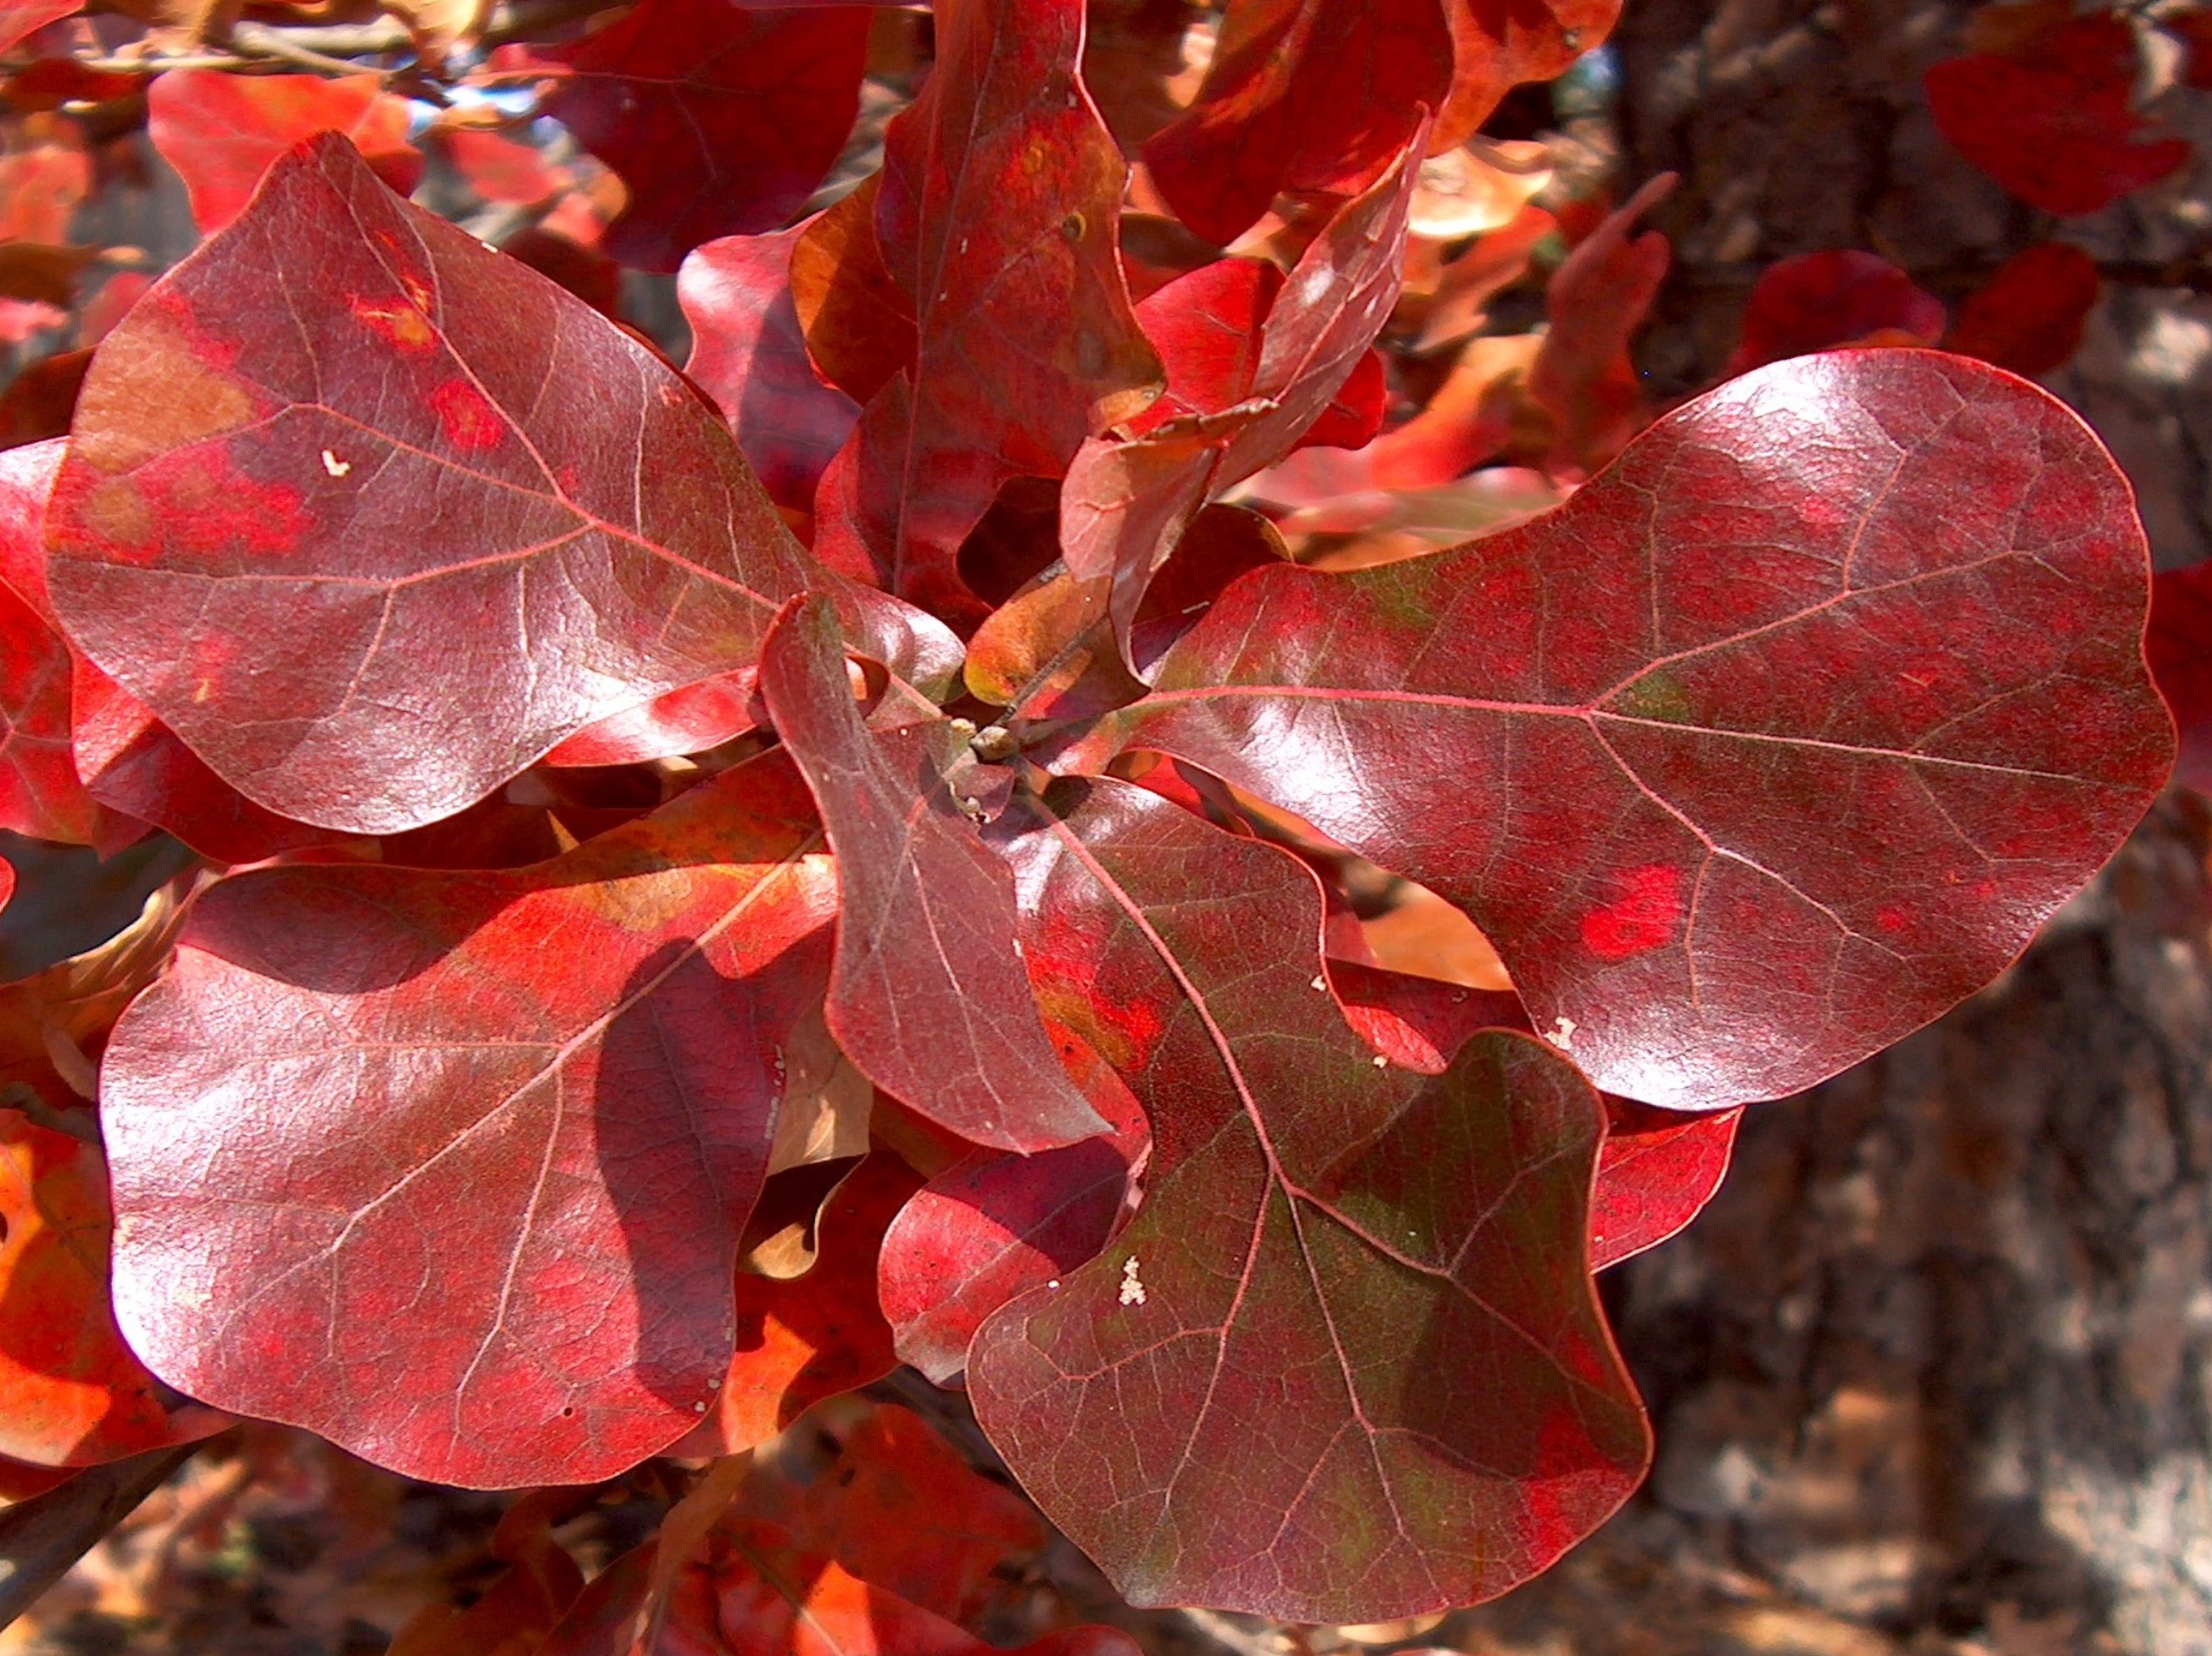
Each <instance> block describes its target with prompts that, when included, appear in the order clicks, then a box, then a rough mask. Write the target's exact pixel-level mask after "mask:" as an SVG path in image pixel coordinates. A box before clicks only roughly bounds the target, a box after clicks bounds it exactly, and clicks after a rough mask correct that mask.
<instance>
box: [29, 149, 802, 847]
mask: <svg viewBox="0 0 2212 1656" xmlns="http://www.w3.org/2000/svg"><path fill="white" fill-rule="evenodd" d="M294 268H300V269H305V268H313V270H314V271H315V272H316V279H315V280H314V281H313V282H312V283H301V282H293V281H288V280H286V279H284V278H283V275H282V274H281V273H282V272H283V271H285V270H289V269H294ZM264 290H265V291H270V292H271V293H272V294H273V295H277V297H276V298H275V299H274V300H273V302H272V306H271V307H270V309H269V310H268V311H267V312H265V313H264V312H263V311H261V310H258V309H251V308H241V307H239V306H238V304H237V303H236V301H235V298H234V295H235V294H236V293H237V292H240V291H264ZM648 480H650V482H651V483H652V484H653V486H652V487H649V488H648V487H647V486H646V484H647V482H648ZM48 534H49V544H50V548H51V561H50V568H49V578H50V581H51V584H52V589H53V594H54V603H55V606H56V608H57V609H58V611H59V612H60V613H61V616H62V619H63V621H64V624H65V625H66V626H67V627H68V629H69V630H70V636H71V637H72V638H73V640H74V641H75V642H76V643H77V645H78V646H79V647H80V648H82V649H83V650H84V652H85V653H86V654H88V655H89V656H90V657H91V658H92V659H93V661H94V662H95V663H96V664H97V665H98V666H99V667H101V668H102V669H103V670H104V671H105V672H106V673H109V674H110V675H111V676H112V677H113V678H114V679H116V680H118V682H119V683H120V684H121V685H123V686H124V687H125V689H126V690H128V691H131V694H132V695H134V696H135V697H137V698H138V699H139V700H141V701H143V702H144V703H146V704H147V706H148V707H149V708H150V709H152V710H153V711H154V713H155V715H157V716H158V717H159V718H160V719H161V721H162V722H163V723H164V724H166V725H167V727H168V728H170V729H172V730H173V731H174V732H175V733H176V734H177V735H178V736H179V738H181V739H182V740H183V741H184V742H185V745H186V746H189V747H191V749H192V751H193V752H196V753H197V754H198V755H199V756H200V757H201V758H203V759H204V760H205V761H206V762H207V763H208V764H210V766H211V767H213V769H214V770H216V773H217V774H218V775H220V776H222V778H223V779H224V780H225V781H226V782H229V783H230V784H231V785H232V786H234V787H235V788H238V790H239V791H240V793H242V794H244V795H246V797H247V798H249V799H251V800H252V801H255V802H256V803H257V804H259V805H261V806H264V807H266V808H268V809H270V810H272V811H275V812H276V813H279V814H281V815H283V816H288V817H293V818H296V819H301V820H302V821H307V822H311V823H314V824H317V825H321V826H325V827H331V828H338V829H343V830H347V831H353V832H360V833H385V832H395V831H399V830H402V829H405V828H410V827H414V826H416V825H420V824H422V823H424V822H428V821H431V820H434V819H436V818H439V817H441V816H446V815H450V814H451V813H453V812H455V811H457V810H459V809H460V808H461V807H464V806H466V805H468V804H470V803H471V802H472V801H475V800H476V799H477V798H479V797H481V796H482V795H484V794H485V793H487V792H488V791H489V789H490V788H493V787H495V786H496V785H497V784H498V783H499V782H502V781H504V780H505V779H506V778H507V776H512V775H513V773H514V772H516V771H518V770H520V769H522V767H523V766H524V765H526V764H529V763H530V762H531V761H532V760H533V759H535V758H538V756H539V755H541V754H543V753H544V752H545V751H546V750H547V749H549V748H550V747H551V746H553V745H554V744H555V743H556V742H557V741H559V740H561V739H562V737H564V736H567V735H568V734H571V733H572V732H574V731H575V730H576V729H579V728H581V727H582V726H584V725H586V724H589V723H591V722H592V721H594V720H596V719H599V718H601V717H604V716H605V715H608V714H611V713H615V712H618V711H621V710H623V709H625V708H629V707H632V706H635V705H636V704H638V703H641V702H642V701H644V700H647V699H648V698H650V697H653V696H654V695H656V694H659V693H660V692H662V691H667V690H672V689H675V688H678V686H680V685H685V684H689V683H691V682H693V681H696V680H697V679H702V678H706V677H708V676H709V675H710V674H712V673H717V672H722V671H726V670H730V669H732V668H735V667H742V666H744V665H745V664H746V662H747V661H749V660H750V656H751V654H752V651H753V648H754V646H755V644H756V642H757V639H758V636H759V635H760V633H761V632H762V631H763V630H765V628H766V626H767V624H768V623H769V620H770V619H771V618H773V616H774V614H775V608H776V606H778V605H779V604H780V603H781V601H782V600H783V599H785V598H787V597H788V596H790V595H791V594H793V593H794V592H796V591H798V590H799V587H800V586H801V584H802V583H803V581H804V578H805V576H804V570H805V555H804V553H803V552H801V551H799V547H798V546H797V545H796V544H795V543H794V542H793V540H792V539H791V538H790V534H789V533H788V531H787V530H786V529H785V528H784V527H783V525H782V523H781V521H779V520H778V518H777V517H776V514H775V508H774V507H772V506H771V505H770V504H769V502H768V500H767V498H766V497H765V496H763V495H762V493H761V492H760V489H759V486H758V485H757V484H756V483H755V482H754V481H753V479H752V478H751V476H750V472H748V471H747V470H746V468H745V466H744V460H742V458H741V457H740V456H739V455H738V452H737V448H736V447H735V445H734V444H733V443H732V441H731V439H730V435H729V433H728V431H727V430H726V429H725V428H724V427H723V425H722V423H721V422H720V420H719V419H718V418H716V417H715V415H714V411H713V410H712V409H711V408H709V407H708V405H706V404H705V403H704V402H703V401H702V400H701V399H699V397H698V396H697V395H696V393H694V392H693V391H691V389H690V387H688V386H686V385H685V384H684V382H683V381H682V380H681V379H680V378H678V375H677V374H676V373H675V372H674V370H672V369H671V368H669V367H668V366H667V365H666V364H665V362H662V361H661V360H660V359H659V357H658V356H655V355H653V353H652V352H651V351H649V350H647V349H646V348H644V347H643V346H641V345H640V344H637V343H636V342H635V341H634V340H632V339H631V338H629V336H628V335H626V334H624V333H623V332H621V331H620V330H619V329H617V328H616V327H615V326H614V325H613V324H611V323H610V322H608V321H607V320H605V318H604V317H602V316H600V315H599V314H598V313H597V312H595V311H592V310H591V309H590V308H589V307H586V306H585V305H583V304H582V303H580V301H577V300H575V299H574V298H573V297H571V296H570V295H568V294H567V293H565V292H563V291H562V290H561V289H558V288H556V287H555V286H554V285H553V284H552V283H550V282H547V281H546V280H544V278H543V277H538V275H536V274H535V273H534V272H532V271H527V270H525V269H523V268H522V267H521V266H520V265H517V264H515V263H514V262H513V261H512V260H508V259H501V257H500V256H499V255H497V254H495V253H490V252H488V251H487V250H486V249H485V248H483V247H481V246H480V245H478V244H477V242H476V241H475V240H473V239H471V237H469V236H468V235H466V234H464V233H463V232H461V231H460V230H458V229H456V228H453V226H451V225H448V224H446V223H444V222H441V221H439V220H437V219H435V218H433V217H431V216H429V215H428V214H426V213H423V212H421V211H419V210H416V209H415V208H413V207H411V206H409V205H408V204H404V203H403V202H400V201H399V200H398V199H397V198H394V197H392V195H391V194H390V193H389V192H386V190H385V188H384V186H382V185H380V183H378V182H377V181H376V180H375V178H374V175H373V174H371V173H370V172H369V171H368V167H366V166H365V165H363V163H362V161H361V159H360V157H359V156H358V155H356V154H355V153H354V151H353V150H352V149H350V148H349V147H348V146H347V145H346V144H345V143H343V140H340V139H337V138H334V137H323V138H319V139H316V140H314V141H313V143H312V144H310V145H308V146H307V147H305V148H303V149H300V150H296V151H295V152H294V153H293V154H292V155H289V156H288V157H287V158H286V159H285V160H284V161H282V162H280V163H279V165H278V167H277V169H276V172H275V174H272V176H271V178H270V182H269V185H268V186H267V187H266V188H264V190H263V192H261V194H260V195H259V196H258V198H256V202H255V205H254V207H253V208H252V210H249V211H248V212H247V213H246V216H244V217H243V218H241V219H240V220H239V221H238V222H237V223H235V224H234V225H233V226H232V227H231V228H230V229H228V231H226V232H224V233H223V234H221V235H219V236H216V237H215V238H214V239H213V240H210V241H209V242H208V243H207V244H205V245H204V247H202V248H201V249H200V250H199V251H198V252H197V253H195V254H193V256H192V257H191V258H190V259H187V260H185V262H184V263H183V264H182V265H179V266H178V267H177V269H176V270H175V271H173V272H172V273H171V274H170V275H169V276H168V277H167V278H165V279H164V281H163V282H162V283H161V286H160V287H158V288H156V289H155V290H154V292H152V293H151V294H149V295H148V296H147V297H146V298H145V299H144V300H143V301H141V302H140V304H139V305H138V306H137V308H136V309H134V310H133V311H132V312H131V314H130V316H129V317H127V318H126V319H125V320H124V322H123V323H122V325H121V326H118V328H117V329H116V331H115V332H113V333H112V334H111V335H109V337H108V338H107V340H106V343H105V344H103V345H102V346H101V348H100V353H99V356H98V357H97V359H96V360H95V362H94V365H93V368H92V371H91V373H90V374H89V375H88V378H87V381H86V385H85V392H84V396H83V399H82V403H81V405H80V406H79V410H78V416H77V425H76V435H75V436H74V438H73V440H72V441H71V443H70V454H69V459H68V460H67V461H66V462H65V463H64V466H63V468H62V472H61V476H60V478H59V480H58V483H57V484H56V487H55V495H54V500H53V504H52V508H51V509H50V513H49V521H48Z"/></svg>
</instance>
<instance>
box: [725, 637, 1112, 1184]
mask: <svg viewBox="0 0 2212 1656" xmlns="http://www.w3.org/2000/svg"><path fill="white" fill-rule="evenodd" d="M847 686H848V681H847V677H846V671H845V658H844V654H843V652H842V649H841V648H840V647H839V644H838V642H837V630H836V622H835V618H834V617H833V616H832V614H831V613H830V612H829V607H828V606H827V605H825V604H824V603H823V600H820V599H818V598H808V599H804V600H798V601H797V602H795V603H794V604H793V606H791V607H790V608H789V609H788V610H787V611H786V612H785V613H784V615H783V617H782V618H781V619H780V620H779V621H778V622H777V624H776V627H775V631H774V632H773V633H771V634H770V635H769V640H768V642H767V644H766V645H765V646H764V647H763V651H762V655H761V675H760V687H761V694H762V696H763V698H764V699H765V700H766V701H767V703H768V707H769V714H770V716H771V717H772V718H773V719H774V721H775V728H776V734H778V735H780V736H781V737H782V739H783V740H784V744H785V746H787V747H788V748H789V749H790V751H791V754H792V757H793V758H794V759H796V760H797V761H798V763H799V767H800V769H801V770H804V771H805V773H806V780H807V782H809V784H811V787H812V788H813V789H814V795H815V798H816V800H817V801H818V803H819V804H820V806H821V808H822V819H823V823H824V824H825V825H827V827H828V830H829V844H830V848H831V849H833V850H834V851H835V852H836V856H837V885H838V894H839V899H840V912H839V916H838V924H837V951H836V966H835V968H834V970H833V971H832V972H831V975H830V979H829V1003H828V1008H827V1009H828V1015H829V1030H830V1032H831V1033H832V1034H834V1035H835V1036H836V1038H837V1044H838V1045H839V1046H840V1047H842V1049H843V1050H844V1052H845V1055H846V1056H848V1057H849V1058H851V1059H852V1061H853V1062H854V1064H856V1065H858V1066H859V1068H860V1070H861V1072H862V1073H863V1074H864V1075H866V1076H867V1077H868V1078H869V1079H870V1080H871V1081H874V1082H875V1083H876V1085H877V1086H878V1087H882V1088H884V1090H885V1091H886V1092H889V1093H892V1094H894V1095H896V1097H897V1098H899V1099H902V1101H903V1102H905V1103H906V1104H908V1105H911V1106H912V1107H913V1108H914V1109H915V1110H916V1111H919V1112H920V1113H921V1114H922V1115H924V1116H926V1117H928V1118H929V1119H930V1120H932V1121H934V1122H937V1123H940V1124H942V1125H944V1126H945V1127H948V1128H950V1129H951V1130H952V1131H954V1132H956V1133H957V1134H959V1135H961V1136H962V1137H963V1138H965V1139H968V1140H969V1141H970V1142H974V1143H976V1144H985V1145H994V1146H997V1147H998V1148H1002V1149H1008V1150H1020V1151H1025V1152H1026V1151H1033V1150H1045V1149H1049V1148H1052V1147H1053V1146H1054V1145H1057V1144H1072V1143H1073V1142H1076V1141H1077V1140H1079V1139H1085V1138H1089V1137H1090V1136H1091V1135H1093V1134H1095V1133H1102V1132H1104V1131H1105V1130H1106V1123H1105V1122H1104V1121H1103V1120H1102V1119H1101V1118H1100V1117H1099V1116H1098V1114H1097V1111H1094V1110H1092V1109H1091V1106H1090V1105H1088V1104H1086V1103H1085V1101H1084V1099H1083V1095H1082V1093H1080V1092H1079V1091H1078V1090H1077V1088H1076V1087H1075V1084H1074V1083H1073V1081H1070V1080H1069V1079H1068V1075H1067V1072H1066V1070H1065V1069H1064V1068H1061V1066H1060V1059H1059V1057H1058V1056H1057V1055H1056V1054H1055V1053H1054V1050H1053V1045H1052V1042H1051V1040H1050V1038H1048V1036H1047V1035H1046V1033H1045V1030H1044V1025H1043V1023H1042V1020H1040V1019H1039V1018H1038V1016H1037V1009H1036V1002H1033V1001H1032V1000H1031V999H1030V990H1029V982H1028V979H1027V978H1026V977H1024V974H1023V971H1022V965H1021V960H1020V959H1019V957H1018V953H1016V950H1015V947H1014V941H1015V929H1016V923H1015V916H1014V898H1013V890H1012V881H1011V880H1010V879H1009V877H1008V875H1007V874H1006V868H1005V866H1004V865H1003V864H1002V863H1000V861H999V859H998V858H997V857H996V856H995V855H994V854H993V853H992V852H991V851H990V850H988V849H986V847H985V846H984V844H983V843H982V841H981V838H980V837H978V836H977V833H976V831H975V824H974V823H972V822H971V821H969V819H968V818H967V817H966V816H964V815H963V813H962V812H961V810H960V807H959V805H958V803H957V801H956V800H955V799H954V797H953V795H952V792H951V788H949V787H948V786H947V784H946V782H945V774H946V772H947V770H949V769H951V766H952V765H953V764H955V763H956V762H957V761H958V760H960V759H963V758H965V757H966V749H967V738H966V736H964V735H963V734H960V733H959V732H958V731H957V729H956V728H954V727H953V725H952V724H951V722H950V721H944V720H938V721H933V722H930V723H927V724H924V725H921V726H919V727H915V728H911V729H908V730H905V731H901V732H898V733H896V734H894V735H892V736H890V737H887V738H882V737H878V736H877V735H876V734H873V733H872V732H871V731H870V730H869V729H868V728H866V726H865V725H864V724H862V722H861V721H860V711H859V709H857V708H856V707H855V706H854V703H853V697H852V694H851V692H850V691H849V690H848V687H847Z"/></svg>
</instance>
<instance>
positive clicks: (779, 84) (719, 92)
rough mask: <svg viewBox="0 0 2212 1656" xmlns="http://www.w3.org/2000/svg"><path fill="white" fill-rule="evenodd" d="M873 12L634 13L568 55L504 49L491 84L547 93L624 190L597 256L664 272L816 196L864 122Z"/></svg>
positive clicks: (697, 7) (703, 9)
mask: <svg viewBox="0 0 2212 1656" xmlns="http://www.w3.org/2000/svg"><path fill="white" fill-rule="evenodd" d="M870 15H871V12H870V9H869V8H868V7H867V6H865V5H848V6H801V7H797V8H793V9H783V10H760V9H754V8H753V7H751V6H749V5H744V4H741V3H738V0H642V3H641V4H639V5H637V6H635V7H634V8H633V9H630V10H629V11H628V12H625V13H623V15H621V16H619V17H618V18H617V19H616V20H615V21H613V22H611V23H610V24H608V25H607V26H606V27H604V28H602V29H599V30H598V31H597V32H596V33H592V34H588V35H586V37H585V38H584V39H583V40H580V41H579V42H577V43H576V44H575V45H574V46H501V48H500V49H499V50H498V51H497V52H494V53H493V54H492V59H491V68H490V73H491V74H492V75H493V76H496V77H498V78H502V79H505V78H513V77H514V76H522V75H531V74H535V75H538V76H547V77H550V79H551V80H552V82H553V84H552V87H551V89H550V91H548V93H547V94H546V95H545V96H544V100H542V101H541V103H540V106H539V107H540V109H541V110H542V112H543V113H545V114H548V115H550V116H553V117H554V118H555V119H557V120H559V121H560V122H561V123H562V125H564V126H566V127H567V128H568V130H569V131H571V132H573V133H574V134H575V135H576V140H577V142H578V143H581V144H582V145H583V146H584V148H586V149H588V150H590V151H591V152H592V154H593V155H597V156H599V159H600V160H602V161H605V162H606V164H607V165H608V166H609V167H612V168H613V169H614V170H615V171H616V172H617V174H620V175H621V177H622V180H623V184H624V185H626V186H628V187H629V205H628V206H627V207H625V208H624V209H623V213H622V216H620V217H619V218H617V219H616V220H615V222H613V223H612V224H611V225H610V226H608V228H607V233H606V238H605V244H604V245H605V248H606V251H607V252H608V253H611V255H613V256H614V257H615V258H616V259H619V260H621V261H622V262H623V264H626V265H636V266H638V267H639V268H640V269H642V270H648V271H673V270H675V269H676V268H677V267H678V265H680V264H681V263H682V262H683V259H684V254H686V253H690V251H691V249H693V248H694V247H698V246H699V245H700V244H701V243H702V242H706V241H711V240H714V238H715V237H717V236H724V235H733V234H752V233H754V232H757V231H762V230H771V229H775V228H777V227H778V226H780V225H781V224H782V223H783V222H784V221H785V220H786V219H787V218H788V217H790V216H791V215H792V213H793V211H794V210H797V209H798V208H799V205H800V204H802V203H804V202H805V199H806V198H807V197H808V196H810V195H811V194H812V193H813V192H814V190H815V186H817V185H819V184H820V183H821V182H822V180H823V174H826V173H828V172H829V167H830V163H831V162H833V161H836V159H837V155H838V152H839V150H841V149H843V148H844V144H845V138H846V135H847V134H848V132H850V131H852V126H853V118H854V114H855V113H858V111H859V109H860V71H861V70H862V68H863V66H864V64H865V61H866V54H867V43H868V26H869V18H870Z"/></svg>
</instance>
